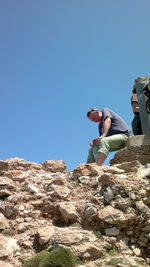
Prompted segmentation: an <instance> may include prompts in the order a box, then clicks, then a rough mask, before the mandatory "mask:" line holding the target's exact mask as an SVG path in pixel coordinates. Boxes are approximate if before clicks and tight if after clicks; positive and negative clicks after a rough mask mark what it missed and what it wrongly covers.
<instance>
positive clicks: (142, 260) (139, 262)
mask: <svg viewBox="0 0 150 267" xmlns="http://www.w3.org/2000/svg"><path fill="white" fill-rule="evenodd" d="M134 260H135V261H136V263H138V264H140V265H143V266H146V263H145V261H144V259H141V258H140V259H138V258H136V259H134Z"/></svg>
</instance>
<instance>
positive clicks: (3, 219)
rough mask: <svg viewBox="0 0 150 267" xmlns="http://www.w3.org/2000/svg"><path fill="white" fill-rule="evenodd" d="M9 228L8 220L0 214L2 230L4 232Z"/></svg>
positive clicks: (0, 227)
mask: <svg viewBox="0 0 150 267" xmlns="http://www.w3.org/2000/svg"><path fill="white" fill-rule="evenodd" d="M7 226H8V220H7V219H6V218H5V216H4V215H3V214H2V213H0V230H4V229H5V228H7Z"/></svg>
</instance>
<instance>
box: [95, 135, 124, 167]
mask: <svg viewBox="0 0 150 267" xmlns="http://www.w3.org/2000/svg"><path fill="white" fill-rule="evenodd" d="M127 139H128V138H127V136H124V135H122V134H116V135H112V136H109V137H105V138H103V139H102V140H101V141H100V144H99V149H98V158H97V165H99V166H101V165H103V163H104V161H105V159H106V157H107V155H108V153H109V152H112V151H116V150H118V149H120V148H122V147H123V146H124V145H125V142H126V140H127Z"/></svg>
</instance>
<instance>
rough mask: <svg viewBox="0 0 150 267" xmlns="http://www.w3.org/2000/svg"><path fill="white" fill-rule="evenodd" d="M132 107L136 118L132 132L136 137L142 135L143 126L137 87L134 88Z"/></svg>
mask: <svg viewBox="0 0 150 267" xmlns="http://www.w3.org/2000/svg"><path fill="white" fill-rule="evenodd" d="M131 106H132V111H133V113H134V118H133V121H132V131H133V133H134V135H140V134H142V126H141V119H140V111H139V105H138V98H137V94H136V89H135V87H133V89H132V96H131Z"/></svg>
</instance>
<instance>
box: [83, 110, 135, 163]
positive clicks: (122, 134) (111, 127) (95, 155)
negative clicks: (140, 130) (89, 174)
mask: <svg viewBox="0 0 150 267" xmlns="http://www.w3.org/2000/svg"><path fill="white" fill-rule="evenodd" d="M87 117H88V119H89V120H91V121H93V122H97V123H99V127H98V128H99V134H100V137H98V138H97V139H94V140H93V141H92V142H91V143H90V146H91V148H90V150H89V155H88V159H87V163H93V162H96V163H97V165H99V166H101V165H103V163H104V161H105V159H106V157H107V155H108V153H109V152H112V151H116V150H118V149H120V148H122V147H124V145H125V142H126V140H127V138H128V137H129V136H130V135H132V131H131V130H130V128H129V127H128V125H127V124H126V123H125V122H124V121H123V119H122V118H121V117H119V116H118V115H117V114H116V113H115V112H113V111H112V110H110V109H108V108H104V109H102V110H101V111H100V110H98V109H97V108H92V109H90V110H89V111H88V112H87Z"/></svg>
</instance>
